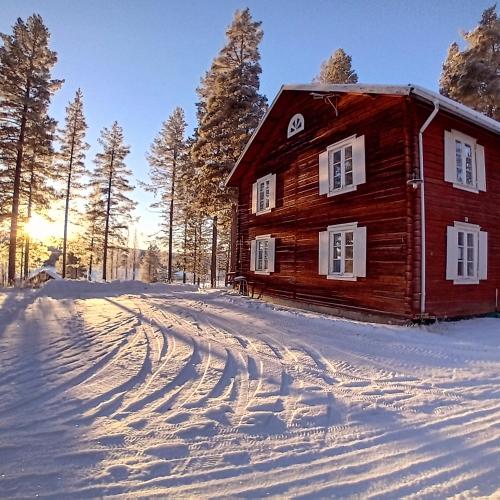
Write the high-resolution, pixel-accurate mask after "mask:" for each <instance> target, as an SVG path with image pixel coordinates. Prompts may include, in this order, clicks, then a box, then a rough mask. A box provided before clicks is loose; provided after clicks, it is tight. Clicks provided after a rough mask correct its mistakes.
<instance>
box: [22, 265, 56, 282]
mask: <svg viewBox="0 0 500 500" xmlns="http://www.w3.org/2000/svg"><path fill="white" fill-rule="evenodd" d="M42 273H46V274H47V275H48V276H50V277H51V278H53V279H55V280H60V279H62V278H61V275H60V274H59V273H58V272H57V271H56V269H55V267H50V266H44V267H39V268H38V269H34V270H33V271H31V273H29V275H28V277H27V278H26V279H28V280H30V279H32V278H34V277H35V276H38V275H39V274H42Z"/></svg>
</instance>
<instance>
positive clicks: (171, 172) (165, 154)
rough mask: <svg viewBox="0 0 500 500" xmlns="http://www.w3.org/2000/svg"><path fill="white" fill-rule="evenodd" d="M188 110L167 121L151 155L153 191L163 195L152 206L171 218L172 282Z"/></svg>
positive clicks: (147, 186) (176, 110)
mask: <svg viewBox="0 0 500 500" xmlns="http://www.w3.org/2000/svg"><path fill="white" fill-rule="evenodd" d="M186 125H187V124H186V121H185V119H184V111H183V110H182V109H181V108H176V109H175V110H174V112H173V113H172V114H171V115H170V117H169V118H168V120H167V121H166V122H164V123H163V125H162V128H161V131H160V133H159V134H158V135H157V136H156V138H155V139H154V142H153V144H152V145H151V150H150V153H149V155H148V162H149V165H150V173H149V176H150V180H151V182H150V184H146V185H145V188H146V190H147V191H151V192H153V193H154V194H155V196H157V197H158V198H159V201H157V202H156V203H154V204H153V205H152V206H153V207H155V208H160V209H161V211H162V213H163V214H164V215H165V217H166V218H167V219H168V223H167V229H168V281H172V256H173V239H174V235H173V232H174V215H175V213H174V210H175V205H176V203H177V191H176V189H177V182H178V177H179V170H180V169H181V168H182V163H183V162H185V161H186V156H187V148H186V141H185V139H184V134H185V130H186Z"/></svg>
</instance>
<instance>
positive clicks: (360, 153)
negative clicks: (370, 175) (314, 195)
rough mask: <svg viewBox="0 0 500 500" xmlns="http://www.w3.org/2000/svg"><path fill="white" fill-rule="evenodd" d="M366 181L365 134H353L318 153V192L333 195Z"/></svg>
mask: <svg viewBox="0 0 500 500" xmlns="http://www.w3.org/2000/svg"><path fill="white" fill-rule="evenodd" d="M364 182H366V175H365V136H364V135H362V136H360V137H356V136H355V135H353V136H352V137H349V138H347V139H344V140H342V141H340V142H337V143H335V144H332V145H331V146H329V147H328V148H327V149H326V151H323V152H322V153H321V154H320V155H319V194H326V195H328V196H335V195H338V194H342V193H345V192H348V191H354V190H356V189H357V186H358V185H359V184H363V183H364Z"/></svg>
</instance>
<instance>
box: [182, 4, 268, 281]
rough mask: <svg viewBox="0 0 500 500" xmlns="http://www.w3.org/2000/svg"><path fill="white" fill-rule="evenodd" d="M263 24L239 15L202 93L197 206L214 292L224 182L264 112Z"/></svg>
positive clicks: (228, 193) (230, 194)
mask: <svg viewBox="0 0 500 500" xmlns="http://www.w3.org/2000/svg"><path fill="white" fill-rule="evenodd" d="M260 26H261V23H260V22H257V21H254V20H253V19H252V16H251V14H250V10H249V9H248V8H247V9H245V10H241V11H240V10H238V11H236V13H235V16H234V19H233V22H232V24H231V25H230V26H229V28H228V29H227V31H226V37H227V41H226V45H225V46H224V47H223V49H222V50H221V51H220V52H219V54H218V56H217V57H216V58H215V59H214V61H213V63H212V66H211V69H210V71H209V72H208V73H207V74H206V75H205V77H204V79H203V80H202V83H201V86H200V88H199V89H198V95H199V98H200V103H199V104H198V121H199V124H198V129H197V137H196V142H195V144H194V145H193V150H192V151H193V157H194V161H196V163H197V164H198V167H197V168H198V170H199V172H200V178H199V198H198V199H199V202H200V204H201V205H202V206H203V207H204V209H205V210H206V212H207V213H208V214H209V215H210V216H211V217H212V257H211V285H212V286H216V274H217V259H216V257H217V239H218V237H217V230H218V222H217V221H218V217H219V216H220V215H222V214H225V213H228V212H231V206H232V205H235V204H236V196H235V192H234V191H232V190H230V189H228V188H226V187H225V186H224V180H225V178H226V177H227V175H228V174H229V172H230V171H231V169H232V167H233V166H234V164H235V162H236V161H237V159H238V158H239V156H240V154H241V152H242V151H243V148H244V147H245V145H246V143H247V142H248V139H249V138H250V135H251V134H252V132H253V131H254V130H255V128H256V127H257V125H258V123H259V121H260V119H261V117H262V116H263V114H264V111H265V107H266V99H265V97H263V96H262V95H260V94H259V75H260V73H261V67H260V62H259V61H260V54H259V49H258V46H259V43H260V42H261V40H262V36H263V33H262V30H261V27H260Z"/></svg>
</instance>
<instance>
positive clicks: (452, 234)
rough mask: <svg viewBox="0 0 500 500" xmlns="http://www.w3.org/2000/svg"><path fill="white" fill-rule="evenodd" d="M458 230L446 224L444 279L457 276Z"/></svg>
mask: <svg viewBox="0 0 500 500" xmlns="http://www.w3.org/2000/svg"><path fill="white" fill-rule="evenodd" d="M457 267H458V230H457V229H456V228H455V227H453V226H448V228H447V233H446V279H447V280H456V279H457V278H458V271H457Z"/></svg>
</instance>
